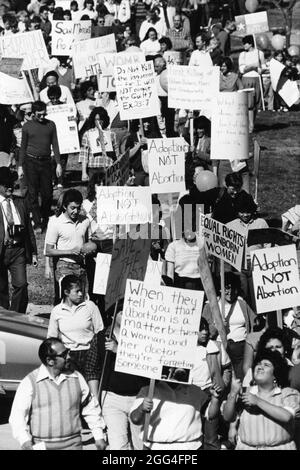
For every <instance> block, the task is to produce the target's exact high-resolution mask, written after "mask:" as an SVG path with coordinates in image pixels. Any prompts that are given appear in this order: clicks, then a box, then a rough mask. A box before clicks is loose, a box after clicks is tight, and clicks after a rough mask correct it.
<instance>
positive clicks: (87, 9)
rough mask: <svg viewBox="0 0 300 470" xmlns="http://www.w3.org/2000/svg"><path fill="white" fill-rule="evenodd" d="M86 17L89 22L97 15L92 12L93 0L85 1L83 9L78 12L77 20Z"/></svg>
mask: <svg viewBox="0 0 300 470" xmlns="http://www.w3.org/2000/svg"><path fill="white" fill-rule="evenodd" d="M83 15H87V16H88V17H89V18H90V20H95V19H96V18H97V16H98V13H97V12H96V11H95V10H94V0H85V2H84V9H83V10H81V11H80V15H79V19H81V18H82V17H83Z"/></svg>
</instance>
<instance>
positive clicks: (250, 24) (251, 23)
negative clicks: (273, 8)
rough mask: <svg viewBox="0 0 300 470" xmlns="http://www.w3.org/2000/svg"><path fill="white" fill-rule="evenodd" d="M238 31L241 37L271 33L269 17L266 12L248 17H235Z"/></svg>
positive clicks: (251, 14)
mask: <svg viewBox="0 0 300 470" xmlns="http://www.w3.org/2000/svg"><path fill="white" fill-rule="evenodd" d="M235 23H236V31H237V33H238V35H239V36H246V34H258V33H265V32H266V31H269V24H268V15H267V12H266V11H258V12H256V13H250V14H248V15H239V16H236V17H235Z"/></svg>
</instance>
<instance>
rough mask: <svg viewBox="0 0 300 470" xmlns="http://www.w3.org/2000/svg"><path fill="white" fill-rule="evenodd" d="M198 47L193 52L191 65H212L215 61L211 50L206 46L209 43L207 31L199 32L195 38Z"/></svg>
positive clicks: (204, 66)
mask: <svg viewBox="0 0 300 470" xmlns="http://www.w3.org/2000/svg"><path fill="white" fill-rule="evenodd" d="M195 43H196V47H197V49H196V50H195V51H193V52H192V54H191V58H190V62H189V65H197V66H198V67H201V68H203V69H204V68H207V67H212V65H213V63H212V60H211V57H210V54H209V52H206V51H205V48H206V47H207V46H208V44H209V38H208V36H207V35H206V34H205V33H199V34H197V36H196V39H195Z"/></svg>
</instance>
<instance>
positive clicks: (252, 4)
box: [245, 0, 259, 13]
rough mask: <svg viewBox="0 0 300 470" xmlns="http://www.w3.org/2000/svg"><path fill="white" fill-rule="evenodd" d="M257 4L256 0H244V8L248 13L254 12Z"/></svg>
mask: <svg viewBox="0 0 300 470" xmlns="http://www.w3.org/2000/svg"><path fill="white" fill-rule="evenodd" d="M258 5H259V4H258V1H257V0H246V2H245V8H246V10H247V11H249V13H254V12H255V11H256V10H257V7H258Z"/></svg>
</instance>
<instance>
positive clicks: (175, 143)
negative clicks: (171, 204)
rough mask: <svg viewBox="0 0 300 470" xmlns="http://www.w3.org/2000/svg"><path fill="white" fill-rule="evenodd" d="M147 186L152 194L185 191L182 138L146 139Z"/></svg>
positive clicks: (185, 145) (185, 147) (187, 148)
mask: <svg viewBox="0 0 300 470" xmlns="http://www.w3.org/2000/svg"><path fill="white" fill-rule="evenodd" d="M147 146H148V165H149V185H150V189H151V192H152V193H173V192H174V193H175V192H181V191H185V158H184V157H185V153H186V152H188V151H189V145H188V144H187V142H186V141H185V140H184V139H183V138H182V137H174V138H163V139H148V143H147Z"/></svg>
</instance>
